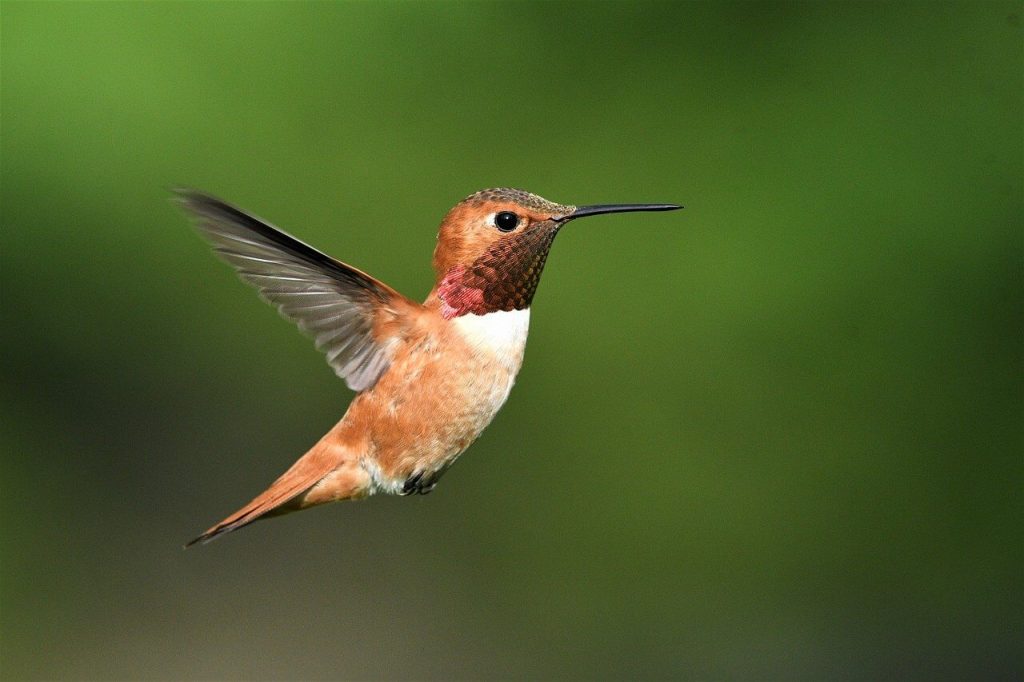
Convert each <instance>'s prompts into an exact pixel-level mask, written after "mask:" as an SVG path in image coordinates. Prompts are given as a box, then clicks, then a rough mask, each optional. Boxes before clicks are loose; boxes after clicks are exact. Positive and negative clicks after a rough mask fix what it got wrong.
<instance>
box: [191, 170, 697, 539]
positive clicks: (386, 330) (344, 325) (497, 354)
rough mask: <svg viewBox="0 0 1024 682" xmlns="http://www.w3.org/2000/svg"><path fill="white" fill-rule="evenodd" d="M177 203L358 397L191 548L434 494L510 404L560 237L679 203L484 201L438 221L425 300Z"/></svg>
mask: <svg viewBox="0 0 1024 682" xmlns="http://www.w3.org/2000/svg"><path fill="white" fill-rule="evenodd" d="M177 201H178V202H179V203H180V204H181V206H183V207H184V209H185V210H186V211H187V212H188V213H190V214H191V216H192V218H193V219H194V220H195V223H196V226H197V227H198V229H199V231H200V232H201V233H202V235H203V236H204V237H206V238H207V239H208V240H209V241H210V242H211V244H212V245H213V248H214V250H215V251H216V252H217V254H218V255H219V256H220V257H221V258H223V259H224V260H225V261H227V262H228V263H229V264H230V265H232V266H234V268H235V269H236V270H237V271H238V274H239V275H240V276H241V277H242V279H244V280H245V281H247V282H248V283H250V284H252V285H254V286H255V287H256V288H257V289H258V290H259V293H260V295H261V296H262V297H263V298H264V299H266V300H267V301H268V302H270V303H271V304H272V305H274V306H276V307H277V309H278V310H279V311H280V312H281V314H282V315H284V316H285V317H287V318H288V319H290V320H292V321H293V322H295V323H296V324H298V325H299V328H300V329H302V330H303V331H304V332H306V333H307V334H309V335H310V336H312V337H313V338H314V339H315V341H316V346H317V348H319V349H320V350H321V351H323V352H324V353H326V355H327V362H328V363H329V364H330V365H331V367H332V368H334V371H335V373H336V374H337V375H338V376H340V377H341V378H342V379H344V380H345V382H346V383H347V384H348V386H349V387H350V388H351V389H352V390H353V391H356V396H355V398H353V400H352V402H351V404H349V407H348V410H347V411H346V412H345V415H344V416H343V417H342V419H341V421H340V422H338V423H337V425H335V426H334V428H332V429H331V430H330V431H328V432H327V434H326V435H324V436H323V438H321V439H320V440H319V441H318V442H317V443H316V444H315V445H314V446H313V447H312V448H311V449H310V450H309V452H307V453H306V454H304V455H303V456H302V457H300V458H299V459H298V461H296V462H295V463H294V464H293V465H292V466H291V468H289V469H288V470H287V471H286V472H284V473H283V474H282V475H281V476H280V478H278V479H277V480H276V481H274V482H273V483H272V484H271V485H270V487H269V488H267V489H266V490H265V491H263V492H262V493H260V494H259V495H258V496H256V498H255V499H254V500H252V501H251V502H249V504H247V505H245V506H244V507H242V508H241V509H239V510H238V511H236V512H235V513H234V514H231V515H230V516H228V517H227V518H226V519H224V520H223V521H221V522H220V523H218V524H216V525H214V526H212V527H211V528H210V529H209V530H207V531H206V532H204V533H203V534H202V535H200V536H199V537H197V538H195V539H194V540H192V541H191V542H189V543H188V544H189V545H192V544H194V543H196V542H207V541H209V540H212V539H213V538H215V537H217V536H219V535H221V534H223V533H227V532H229V531H233V530H236V529H238V528H241V527H242V526H245V525H248V524H250V523H252V522H253V521H256V520H257V519H261V518H267V517H270V516H277V515H279V514H285V513H288V512H292V511H298V510H300V509H306V508H307V507H313V506H316V505H319V504H324V503H326V502H337V501H339V500H353V499H360V498H363V497H366V496H368V495H372V494H374V493H391V494H398V495H409V494H413V493H417V494H420V495H423V494H426V493H429V492H430V491H431V490H433V489H434V486H435V485H437V481H438V479H439V478H440V477H441V475H442V474H443V473H444V472H445V471H446V470H447V469H448V467H450V466H451V465H452V463H453V462H454V461H455V459H456V458H457V457H458V456H459V455H460V454H462V452H463V451H465V450H466V448H468V447H469V445H470V444H471V443H472V442H473V441H474V440H476V438H477V437H478V436H479V435H480V433H481V432H482V431H483V430H484V428H485V427H486V426H487V425H488V424H489V423H490V422H491V420H492V419H494V415H495V414H497V412H498V410H499V409H500V408H501V406H502V405H503V404H504V403H505V400H506V398H508V394H509V391H510V390H511V389H512V384H513V382H514V381H515V378H516V374H517V373H518V372H519V367H520V365H521V364H522V362H523V349H524V347H525V345H526V334H527V329H528V326H529V321H530V304H531V303H532V302H533V295H534V292H535V291H536V290H537V284H538V282H539V281H540V275H541V270H543V268H544V261H545V260H546V259H547V256H548V250H549V249H550V248H551V243H552V241H553V240H554V239H555V236H556V235H557V234H558V231H559V230H561V229H562V227H563V226H565V225H566V224H567V223H569V222H570V221H573V220H576V219H578V218H583V217H587V216H595V215H601V214H603V213H620V212H625V211H671V210H674V209H678V208H682V207H681V206H676V205H675V204H612V205H600V206H580V207H576V206H569V205H563V204H556V203H553V202H551V201H548V200H546V199H542V198H541V197H539V196H537V195H535V194H530V193H529V192H524V191H522V190H517V189H486V190H483V191H480V192H477V193H476V194H473V195H471V196H469V197H467V198H466V199H464V200H463V201H461V202H459V203H458V204H457V205H456V206H455V207H454V208H453V209H451V211H449V212H448V215H447V216H445V218H444V220H443V221H442V222H441V228H440V231H439V232H438V235H437V248H436V249H435V250H434V271H435V272H436V273H437V277H436V281H435V284H434V288H433V289H432V290H431V291H430V294H429V295H428V296H427V299H426V301H424V302H423V303H416V302H414V301H412V300H410V299H408V298H406V297H405V296H403V295H402V294H400V293H398V292H397V291H395V290H394V289H392V288H391V287H389V286H388V285H386V284H384V283H383V282H381V281H379V280H376V279H374V278H373V277H371V276H369V275H367V274H366V273H364V272H361V271H359V270H356V269H355V268H353V267H352V266H350V265H346V264H345V263H342V262H341V261H337V260H335V259H333V258H331V257H330V256H327V255H325V254H323V253H321V252H320V251H317V250H316V249H314V248H313V247H311V246H308V245H307V244H304V243H303V242H301V241H299V240H297V239H295V238H294V237H292V236H290V235H288V234H286V233H284V232H282V231H281V230H279V229H277V228H276V227H273V226H272V225H270V224H269V223H266V222H264V221H263V220H260V219H259V218H256V217H255V216H252V215H250V214H248V213H245V212H244V211H241V210H239V209H237V208H235V207H234V206H231V205H230V204H227V203H225V202H223V201H221V200H219V199H216V198H214V197H212V196H209V195H207V194H203V193H201V192H196V191H191V190H181V191H178V192H177ZM186 546H187V545H186Z"/></svg>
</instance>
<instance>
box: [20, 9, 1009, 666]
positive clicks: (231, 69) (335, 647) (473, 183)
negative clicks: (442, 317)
mask: <svg viewBox="0 0 1024 682" xmlns="http://www.w3.org/2000/svg"><path fill="white" fill-rule="evenodd" d="M0 22H2V35H0V38H2V41H0V43H2V48H0V75H2V112H0V113H2V136H0V137H2V140H0V152H2V158H0V163H2V234H0V238H2V253H0V257H2V269H0V278H2V282H0V284H2V290H0V294H2V310H3V353H2V362H3V382H2V387H0V390H2V393H0V407H2V410H3V418H2V420H0V433H2V448H3V451H2V467H3V468H2V495H0V500H2V502H0V504H2V521H0V522H2V542H3V550H2V557H0V560H2V583H0V587H2V594H0V598H2V602H0V625H2V630H0V636H2V637H0V646H2V651H0V674H2V675H3V677H4V678H6V679H96V680H105V679H386V678H394V679H452V678H459V679H495V678H536V679H553V678H557V679H576V678H580V679H593V678H613V679H623V678H703V679H727V678H728V679H736V678H746V679H797V678H806V679H869V678H873V679H880V678H899V679H914V678H919V679H937V678H960V679H981V678H1012V677H1016V678H1018V679H1019V677H1020V676H1021V675H1022V674H1024V659H1022V653H1021V652H1022V651H1024V649H1022V648H1021V646H1020V645H1021V642H1022V640H1024V618H1022V613H1024V598H1022V581H1021V574H1022V546H1024V542H1022V540H1024V538H1022V523H1021V522H1022V519H1024V514H1022V511H1024V508H1022V491H1024V476H1022V452H1024V447H1022V446H1024V442H1022V441H1024V435H1022V421H1024V419H1022V417H1024V408H1022V405H1024V395H1022V393H1024V390H1022V380H1024V357H1022V345H1024V344H1022V328H1024V314H1022V312H1024V305H1022V291H1024V286H1022V284H1024V282H1022V272H1024V268H1022V264H1024V249H1022V245H1024V232H1022V227H1024V226H1022V216H1024V201H1022V195H1024V181H1022V158H1024V145H1022V139H1024V135H1022V120H1024V118H1022V116H1024V108H1022V59H1021V58H1022V37H1021V22H1022V6H1021V4H1020V3H998V2H990V3H977V4H963V5H961V4H950V3H927V4H874V3H872V4H860V3H858V4H761V3H758V4H745V3H744V4H682V3H680V4H647V3H628V4H627V3H622V4H564V3H543V4H528V3H515V4H473V3H451V4H418V3H392V4H389V3H352V4H348V3H280V4H278V3H222V4H220V3H173V2H162V3H152V4H150V3H146V4H143V3H20V2H10V1H7V0H5V2H4V3H3V5H2V7H0ZM176 185H190V186H195V187H199V188H202V189H205V190H208V191H210V192H213V193H216V194H218V195H221V196H223V197H225V198H227V199H229V200H231V201H233V202H235V203H237V204H239V205H241V206H244V207H246V208H249V209H250V210H252V211H254V212H255V213H257V214H258V215H261V216H264V217H266V218H268V219H269V220H272V221H273V222H275V223H277V224H278V225H280V226H282V227H283V228H285V229H287V230H289V231H291V232H293V233H295V234H297V235H298V236H300V237H301V238H302V239H304V240H307V241H309V242H311V243H312V244H314V245H316V246H317V247H319V248H321V249H323V250H325V251H327V252H328V253H330V254H332V255H335V256H337V257H339V258H341V259H343V260H346V261H349V262H350V263H352V264H354V265H356V266H357V267H359V268H362V269H365V270H367V271H369V272H371V273H373V274H375V275H377V276H379V277H380V278H382V279H384V280H385V281H387V282H388V283H390V284H392V285H393V286H395V287H396V288H398V289H399V290H401V291H403V292H405V293H407V294H409V295H411V296H414V297H420V296H423V295H424V294H425V293H426V292H427V290H428V289H429V288H430V285H431V278H432V273H431V271H430V266H429V257H430V253H431V251H432V249H433V244H434V237H435V233H436V226H437V224H438V222H439V221H440V219H441V217H442V216H443V214H444V212H445V211H446V210H447V209H448V208H449V207H450V206H451V205H452V204H454V203H455V202H456V201H458V200H460V199H461V198H462V197H464V196H465V195H467V194H470V193H471V192H473V191H475V190H477V189H480V188H483V187H488V186H514V187H522V188H525V189H529V190H531V191H534V192H537V193H539V194H541V195H543V196H547V197H549V198H551V199H553V200H556V201H563V202H570V203H578V204H586V203H607V202H634V201H639V202H645V201H666V202H678V203H682V204H684V205H685V206H686V210H685V211H681V212H677V213H672V214H658V215H655V214H645V215H628V216H625V215H624V216H609V217H604V218H595V219H593V220H592V221H587V222H586V223H582V222H581V223H579V224H574V225H573V226H571V227H570V228H569V229H567V230H566V231H565V232H564V233H563V234H562V235H561V236H560V237H559V239H558V242H557V243H556V245H555V248H554V251H553V253H552V257H551V259H550V260H549V262H548V267H547V270H546V274H545V276H544V282H543V284H542V285H541V288H540V291H539V292H538V295H537V298H536V301H535V306H534V313H533V320H532V334H531V338H530V344H529V347H528V350H527V359H526V363H525V367H524V369H523V371H522V374H521V375H520V378H519V381H518V384H517V386H516V388H515V390H514V391H513V393H512V397H511V399H510V401H509V402H508V404H507V405H506V407H505V409H504V410H503V411H502V413H501V414H500V415H499V416H498V418H497V419H496V421H495V422H494V424H493V425H492V426H491V427H490V429H489V430H488V431H486V432H485V434H484V435H483V437H482V438H481V439H480V440H479V441H478V443H477V444H476V445H474V446H473V448H472V449H471V450H470V451H469V452H468V453H467V454H466V455H465V456H464V457H463V458H462V459H461V460H460V461H459V463H458V465H457V466H455V467H454V468H453V469H452V470H451V471H450V472H449V473H448V474H447V476H446V477H445V479H444V480H443V482H442V484H441V485H440V486H439V488H438V489H437V490H436V491H435V492H434V494H432V495H430V496H427V497H422V498H374V499H371V500H368V501H365V502H362V503H360V504H345V505H334V506H331V507H327V508H321V509H317V510H313V511H310V512H306V513H303V514H299V515H293V516H289V517H285V518H283V519H276V520H273V521H269V522H266V523H260V524H257V525H255V526H253V527H251V528H248V529H246V530H245V531H243V532H240V533H236V534H233V535H230V536H228V537H226V538H225V539H223V540H222V541H218V542H217V543H215V544H212V545H209V546H206V547H201V548H197V549H192V550H189V551H187V552H186V551H182V549H181V545H182V543H183V542H184V541H185V540H187V539H189V538H190V537H192V536H194V535H195V534H196V533H197V532H199V531H201V530H202V529H204V528H206V527H207V526H208V525H209V524H210V523H212V522H214V521H216V520H218V519H220V518H221V517H223V516H224V515H225V514H227V513H228V512H230V511H233V510H234V509H235V508H236V507H238V506H239V505H240V504H241V503H243V502H245V501H247V500H248V499H249V498H250V497H251V496H252V495H254V494H255V493H256V492H258V491H260V490H261V489H262V488H263V487H264V486H265V485H266V484H267V483H269V482H270V481H271V480H273V479H274V478H275V477H276V476H277V475H278V474H279V473H280V472H281V471H282V470H283V469H284V468H285V467H286V466H287V465H289V464H290V463H291V462H292V461H293V459H294V458H295V457H297V456H298V455H299V454H301V453H302V452H304V451H305V449H306V448H307V447H308V446H309V445H310V444H311V443H312V442H314V441H315V440H316V439H317V438H318V437H319V436H320V435H321V434H322V433H323V432H324V431H325V430H326V429H328V428H329V427H330V426H331V425H332V424H333V423H334V422H335V421H336V420H337V419H338V418H339V417H340V415H341V414H342V412H343V411H344V408H345V406H346V404H347V402H348V400H349V399H350V395H351V394H350V393H349V392H348V390H347V389H346V388H345V387H344V385H343V384H342V382H340V381H338V380H337V379H336V378H335V377H334V375H333V374H332V372H331V371H330V370H329V368H328V367H327V366H326V364H325V363H324V361H323V359H322V358H321V357H320V355H319V354H318V353H317V352H316V351H315V349H314V348H313V346H312V344H311V343H310V342H309V341H308V340H307V339H304V338H303V337H302V336H300V334H298V333H297V332H296V331H295V330H294V329H293V328H292V326H291V325H290V324H289V323H287V322H285V321H283V320H281V319H279V318H278V317H277V316H276V315H275V313H274V312H273V310H272V309H271V308H269V307H268V306H266V305H264V304H263V303H262V302H260V301H259V300H258V299H257V297H256V296H255V295H254V293H253V291H252V290H250V289H248V288H247V287H245V286H243V285H242V284H240V283H239V282H238V281H236V278H235V276H234V275H233V274H232V273H231V271H230V270H229V269H228V268H227V267H226V266H224V265H223V264H222V263H220V262H219V261H217V260H216V259H215V258H214V257H213V256H212V255H211V254H210V252H209V250H208V248H207V247H206V246H205V245H204V244H203V243H202V242H201V241H200V240H199V239H198V238H197V236H196V235H195V234H194V233H193V231H192V229H191V228H190V227H189V225H188V224H187V223H186V221H185V220H184V219H183V218H182V216H181V215H180V214H179V213H178V212H177V211H176V209H175V208H174V207H173V206H172V205H171V204H170V203H169V202H168V201H167V197H168V192H167V188H168V187H172V186H176Z"/></svg>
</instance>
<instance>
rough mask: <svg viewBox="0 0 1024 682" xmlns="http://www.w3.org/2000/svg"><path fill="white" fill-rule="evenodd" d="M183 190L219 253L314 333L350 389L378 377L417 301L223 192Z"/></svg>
mask: <svg viewBox="0 0 1024 682" xmlns="http://www.w3.org/2000/svg"><path fill="white" fill-rule="evenodd" d="M176 194H177V198H178V202H179V203H180V204H181V205H182V207H183V208H184V209H185V210H186V211H187V212H188V213H189V214H191V216H192V217H193V218H194V220H195V223H196V226H197V227H198V229H199V232H200V233H201V234H202V235H203V236H204V237H206V238H207V239H208V240H209V241H210V243H211V244H212V245H213V248H214V250H215V251H216V252H217V254H218V255H219V256H220V257H221V258H222V259H224V260H225V261H227V262H228V263H229V264H230V265H232V266H233V267H234V268H235V269H236V270H237V271H238V274H239V275H240V276H241V277H242V279H244V280H245V281H246V282H248V283H250V284H252V285H253V286H255V287H256V288H257V289H258V290H259V292H260V295H261V296H262V297H263V298H264V299H265V300H267V301H268V302H269V303H271V304H272V305H274V306H275V307H276V308H277V309H278V310H279V311H280V312H281V314H282V315H284V316H285V317H287V318H288V319H290V320H292V321H293V322H295V323H296V324H298V325H299V328H300V329H302V331H304V332H306V333H307V334H309V335H310V336H312V337H313V338H314V339H315V341H316V347H317V348H319V349H320V350H321V351H323V352H324V353H325V354H326V355H327V362H328V363H329V364H330V365H331V367H333V368H334V371H335V373H336V374H337V375H338V376H340V377H341V378H343V379H344V380H345V382H346V383H347V384H348V386H349V388H351V389H352V390H354V391H365V390H367V389H369V388H371V387H372V386H373V385H374V384H375V383H376V382H377V379H378V378H380V376H381V375H382V374H383V373H384V372H385V370H387V368H388V366H389V365H390V364H391V360H392V355H393V351H394V347H395V345H396V342H397V340H398V338H399V336H400V334H401V331H402V328H403V327H404V324H403V322H404V320H403V317H404V315H403V314H404V313H405V312H407V311H408V310H409V309H410V306H412V307H416V306H418V304H416V303H413V302H412V301H410V300H409V299H407V298H406V297H404V296H402V294H400V293H398V292H397V291H395V290H394V289H392V288H391V287H389V286H388V285H386V284H384V283H383V282H380V281H378V280H376V279H374V278H373V277H370V276H369V275H367V274H366V273H364V272H360V271H359V270H356V269H355V268H353V267H350V266H348V265H345V264H344V263H342V262H341V261H338V260H335V259H333V258H331V257H330V256H327V255H326V254H323V253H321V252H319V251H317V250H316V249H314V248H313V247H311V246H309V245H307V244H304V243H303V242H301V241H299V240H298V239H295V238H294V237H292V236H291V235H289V234H286V233H284V232H282V231H281V230H279V229H277V228H276V227H274V226H273V225H270V224H269V223H266V222H264V221H262V220H260V219H259V218H256V217H255V216H251V215H249V214H248V213H245V212H244V211H241V210H239V209H237V208H235V207H234V206H231V205H230V204H227V203H224V202H223V201H221V200H220V199H217V198H215V197H212V196H209V195H206V194H203V193H201V192H196V191H192V190H179V191H177V192H176Z"/></svg>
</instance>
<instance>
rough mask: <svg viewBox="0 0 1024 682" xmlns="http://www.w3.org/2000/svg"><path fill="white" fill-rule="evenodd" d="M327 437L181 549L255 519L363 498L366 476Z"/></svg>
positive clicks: (346, 451)
mask: <svg viewBox="0 0 1024 682" xmlns="http://www.w3.org/2000/svg"><path fill="white" fill-rule="evenodd" d="M331 435H332V434H330V433H329V434H327V436H324V438H323V439H322V440H321V441H320V442H319V443H317V444H316V445H315V446H313V449H311V450H310V451H309V452H307V453H306V454H305V455H303V456H302V457H300V458H299V460H298V461H297V462H295V464H293V465H292V466H291V468H290V469H288V471H286V472H284V474H282V475H281V477H280V478H278V479H277V480H276V481H274V482H273V483H272V484H271V485H270V487H269V488H267V489H266V490H265V491H263V492H262V493H260V494H259V495H257V496H256V497H255V498H254V499H253V500H252V501H251V502H249V504H247V505H245V506H244V507H242V508H241V509H239V510H238V511H236V512H235V513H234V514H231V515H230V516H228V517H227V518H225V519H224V520H223V521H221V522H220V523H217V524H215V525H213V526H211V527H210V528H208V529H207V530H206V531H204V532H203V533H202V534H201V535H199V536H197V537H196V538H193V539H192V540H190V541H189V542H188V543H186V544H185V547H186V548H188V547H191V546H192V545H195V544H197V543H199V544H206V543H207V542H210V541H211V540H214V539H216V538H218V537H220V536H221V535H224V534H225V533H230V532H231V531H233V530H238V529H239V528H242V527H243V526H247V525H249V524H250V523H253V522H254V521H258V520H259V519H264V518H270V517H272V516H280V515H282V514H287V513H289V512H293V511H298V510H300V509H306V508H307V507H312V506H315V505H318V504H324V503H325V502H334V501H337V500H343V499H351V498H356V497H362V496H365V494H366V492H367V490H368V489H369V485H370V480H369V475H368V474H367V473H366V472H365V471H364V470H363V468H362V467H361V466H360V465H359V463H358V460H357V459H356V458H354V457H353V456H352V452H351V450H350V449H349V448H347V447H345V446H343V445H341V444H339V443H337V442H336V441H334V439H333V438H331Z"/></svg>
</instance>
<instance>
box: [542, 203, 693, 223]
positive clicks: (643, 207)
mask: <svg viewBox="0 0 1024 682" xmlns="http://www.w3.org/2000/svg"><path fill="white" fill-rule="evenodd" d="M680 208H682V206H677V205H676V204H598V205H596V206H580V207H579V208H577V209H576V210H575V211H573V212H572V213H569V214H566V215H563V216H558V217H557V218H554V219H553V220H554V221H555V222H558V223H566V222H569V221H570V220H576V219H577V218H586V217H587V216H592V215H601V214H602V213H628V212H630V211H675V210H678V209H680Z"/></svg>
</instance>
